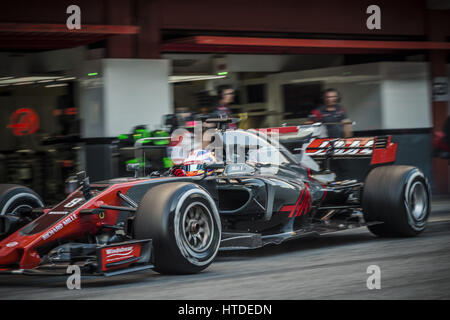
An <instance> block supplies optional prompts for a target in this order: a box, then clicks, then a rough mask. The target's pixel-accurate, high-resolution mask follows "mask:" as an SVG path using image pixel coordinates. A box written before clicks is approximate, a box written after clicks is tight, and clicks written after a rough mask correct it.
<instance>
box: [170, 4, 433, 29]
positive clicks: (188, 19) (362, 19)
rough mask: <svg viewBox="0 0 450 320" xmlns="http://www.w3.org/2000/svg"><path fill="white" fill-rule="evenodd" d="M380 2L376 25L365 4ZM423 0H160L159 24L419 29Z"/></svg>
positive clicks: (191, 26)
mask: <svg viewBox="0 0 450 320" xmlns="http://www.w3.org/2000/svg"><path fill="white" fill-rule="evenodd" d="M371 4H377V5H379V6H380V8H381V30H368V29H367V27H366V20H367V17H368V16H369V15H368V14H366V9H367V7H368V6H369V5H371ZM424 14H425V3H424V1H423V0H396V1H392V0H390V1H389V0H377V1H373V0H359V1H355V0H342V1H336V0H319V1H317V0H308V1H303V0H278V1H273V0H257V1H256V0H246V1H243V0H227V1H211V0H189V1H186V0H165V1H162V17H163V28H165V29H193V30H233V31H265V32H299V33H341V34H342V33H344V34H378V35H423V34H424V33H425V27H424Z"/></svg>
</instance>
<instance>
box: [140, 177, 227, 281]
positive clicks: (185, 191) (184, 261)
mask: <svg viewBox="0 0 450 320" xmlns="http://www.w3.org/2000/svg"><path fill="white" fill-rule="evenodd" d="M133 225H134V227H133V228H134V236H135V238H136V239H149V238H150V239H152V240H153V249H154V265H155V270H156V271H157V272H160V273H166V274H189V273H197V272H200V271H201V270H203V269H205V268H206V267H208V266H209V265H210V264H211V262H212V261H213V259H214V258H215V256H216V255H217V251H218V249H219V246H220V239H221V224H220V217H219V213H218V211H217V207H216V205H215V203H214V200H213V199H212V198H211V196H210V195H209V193H208V192H206V191H205V190H204V189H203V188H201V187H199V186H198V185H196V184H193V183H186V182H173V183H167V184H162V185H158V186H155V187H153V188H151V189H150V190H149V191H147V193H146V194H145V195H144V197H143V198H142V200H141V202H140V203H139V207H138V210H137V212H136V218H135V220H134V223H133Z"/></svg>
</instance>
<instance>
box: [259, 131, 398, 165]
mask: <svg viewBox="0 0 450 320" xmlns="http://www.w3.org/2000/svg"><path fill="white" fill-rule="evenodd" d="M257 131H261V132H264V133H266V134H269V135H270V134H272V135H273V134H277V135H279V137H280V138H281V139H282V138H283V136H285V135H289V137H290V138H291V139H295V135H296V134H299V133H300V132H301V129H299V128H298V127H297V126H289V127H274V128H265V129H257ZM331 140H336V142H335V145H334V146H335V151H334V153H333V157H336V158H354V157H355V158H359V157H364V158H371V162H370V164H371V165H378V164H386V163H393V162H394V161H395V159H396V156H397V143H395V142H392V141H391V136H383V137H354V138H341V139H330V138H317V139H313V140H312V141H311V142H310V143H309V144H308V146H307V147H306V154H307V155H309V156H312V157H318V158H320V157H325V155H326V152H327V148H328V147H329V146H330V141H331Z"/></svg>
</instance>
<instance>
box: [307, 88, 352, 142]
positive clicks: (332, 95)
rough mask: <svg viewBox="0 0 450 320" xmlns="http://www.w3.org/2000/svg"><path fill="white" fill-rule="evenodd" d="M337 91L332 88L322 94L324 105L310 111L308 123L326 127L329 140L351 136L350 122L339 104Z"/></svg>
mask: <svg viewBox="0 0 450 320" xmlns="http://www.w3.org/2000/svg"><path fill="white" fill-rule="evenodd" d="M340 100H341V97H340V94H339V91H337V90H336V89H333V88H329V89H326V90H325V92H324V93H323V102H324V104H323V105H322V106H320V107H319V108H317V109H314V110H313V111H311V113H310V115H309V116H308V119H309V121H308V123H312V122H322V123H324V124H325V125H326V128H327V131H328V137H329V138H348V137H351V136H352V127H351V121H350V120H349V119H348V117H347V113H346V112H345V109H344V108H343V107H342V106H341V105H340V104H339V102H340Z"/></svg>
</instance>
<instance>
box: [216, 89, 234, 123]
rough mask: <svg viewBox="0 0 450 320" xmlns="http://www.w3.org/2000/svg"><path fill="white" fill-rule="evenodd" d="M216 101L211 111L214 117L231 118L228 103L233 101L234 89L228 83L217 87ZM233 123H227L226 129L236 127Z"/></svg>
mask: <svg viewBox="0 0 450 320" xmlns="http://www.w3.org/2000/svg"><path fill="white" fill-rule="evenodd" d="M217 97H218V98H217V102H216V105H215V107H214V109H213V111H212V113H211V116H212V117H215V118H231V110H230V107H229V105H230V104H232V103H233V102H234V89H233V87H231V86H230V85H227V84H224V85H220V86H218V87H217ZM236 128H237V126H236V124H235V123H230V124H228V129H236Z"/></svg>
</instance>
